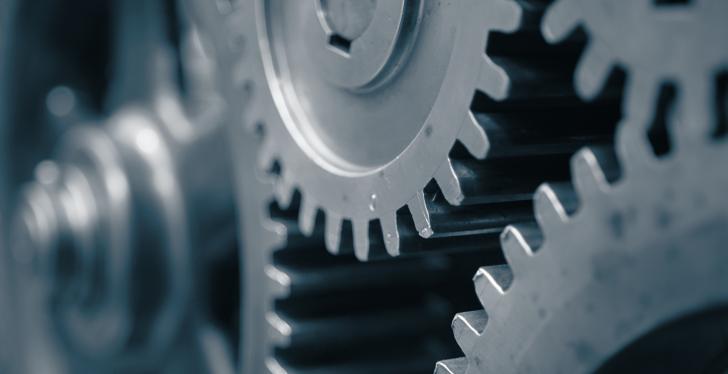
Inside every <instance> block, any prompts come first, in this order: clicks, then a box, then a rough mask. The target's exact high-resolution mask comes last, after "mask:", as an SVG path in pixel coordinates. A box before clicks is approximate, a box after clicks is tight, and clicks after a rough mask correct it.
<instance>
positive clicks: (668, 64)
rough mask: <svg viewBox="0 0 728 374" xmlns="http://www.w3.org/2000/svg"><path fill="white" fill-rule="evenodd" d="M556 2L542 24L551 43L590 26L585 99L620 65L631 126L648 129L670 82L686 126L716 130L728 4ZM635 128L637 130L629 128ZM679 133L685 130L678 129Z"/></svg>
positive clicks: (578, 76)
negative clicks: (715, 111) (715, 104)
mask: <svg viewBox="0 0 728 374" xmlns="http://www.w3.org/2000/svg"><path fill="white" fill-rule="evenodd" d="M663 3H664V4H659V2H657V1H652V0H586V1H584V0H557V1H556V2H555V3H554V4H553V5H552V6H551V7H550V8H549V10H548V11H547V13H546V16H545V18H544V22H543V24H542V30H543V34H544V36H545V38H546V39H547V40H548V41H551V42H558V41H561V40H563V39H565V38H566V37H567V36H568V35H569V34H570V33H571V32H573V31H574V30H575V29H576V28H577V27H579V26H581V27H584V28H585V30H586V32H587V34H588V36H589V44H588V47H587V48H586V50H585V51H584V54H583V57H582V59H581V62H580V63H579V66H578V69H577V70H576V73H575V80H576V88H577V91H578V92H579V93H580V94H581V96H582V97H583V98H586V99H590V98H593V97H595V96H596V95H597V94H598V93H599V92H600V90H601V89H602V88H603V86H604V84H605V82H606V81H607V78H608V77H609V75H610V73H611V71H612V70H613V69H614V68H616V67H621V68H623V69H625V70H626V72H627V74H628V79H627V83H626V93H625V99H624V111H625V121H628V122H629V123H630V125H629V126H630V127H631V128H634V129H635V130H638V131H642V129H643V128H644V127H646V126H647V125H648V121H647V120H648V119H649V118H650V116H651V112H652V108H653V103H655V102H656V101H657V99H658V96H659V94H660V91H661V89H662V88H663V86H664V85H665V84H673V85H674V86H675V87H676V88H677V90H678V93H677V100H678V108H679V109H678V110H679V113H680V116H681V117H682V118H684V120H683V121H684V122H686V123H691V126H694V127H700V128H702V129H704V130H706V131H708V130H709V129H710V125H711V123H710V122H711V121H714V120H715V118H711V117H709V116H707V114H708V113H711V107H712V105H713V101H712V97H713V93H714V92H715V86H714V82H715V78H716V75H717V74H719V73H720V72H721V71H723V70H724V69H725V67H726V65H727V64H728V48H708V47H707V46H721V45H724V44H725V41H724V37H725V35H726V34H728V23H727V22H725V19H726V16H728V2H725V1H722V0H696V1H686V2H675V1H665V2H663ZM630 131H632V130H630ZM677 131H682V130H681V129H677Z"/></svg>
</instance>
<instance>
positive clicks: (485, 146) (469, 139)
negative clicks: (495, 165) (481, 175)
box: [458, 111, 490, 160]
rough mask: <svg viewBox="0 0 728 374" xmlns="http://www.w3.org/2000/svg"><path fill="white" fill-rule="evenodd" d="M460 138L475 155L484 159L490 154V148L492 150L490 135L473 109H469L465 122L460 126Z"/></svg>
mask: <svg viewBox="0 0 728 374" xmlns="http://www.w3.org/2000/svg"><path fill="white" fill-rule="evenodd" d="M458 140H459V141H460V143H462V144H463V145H464V146H465V148H466V149H467V150H468V152H470V154H471V155H473V157H475V158H477V159H481V160H482V159H484V158H485V156H487V155H488V150H490V141H489V140H488V135H487V134H486V133H485V129H483V127H482V126H481V125H480V123H479V122H478V119H477V118H475V115H474V114H473V112H471V111H468V113H467V115H466V116H465V123H463V124H462V126H460V133H459V134H458Z"/></svg>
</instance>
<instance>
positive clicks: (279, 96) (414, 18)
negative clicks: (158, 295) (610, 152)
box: [242, 0, 521, 259]
mask: <svg viewBox="0 0 728 374" xmlns="http://www.w3.org/2000/svg"><path fill="white" fill-rule="evenodd" d="M284 3H285V2H281V3H278V2H274V3H265V2H260V1H250V2H247V3H246V4H247V6H246V8H247V9H244V10H242V12H243V13H244V14H246V15H247V18H246V19H245V20H244V21H243V24H244V25H246V27H249V29H248V32H247V35H251V36H257V37H258V38H259V39H260V40H262V41H263V42H262V43H260V44H256V45H255V46H251V48H252V49H256V48H259V50H257V51H255V52H253V53H252V54H253V55H254V56H262V60H255V61H252V60H246V65H247V67H248V69H247V78H248V79H250V80H251V81H252V82H253V86H254V87H255V89H256V90H258V91H259V92H258V94H257V95H255V97H254V99H253V100H254V104H253V106H252V108H254V109H253V110H252V112H251V113H249V115H248V116H247V117H246V118H248V124H249V125H250V126H254V125H256V124H262V125H263V126H265V131H266V132H267V133H268V135H269V136H268V137H267V139H268V141H267V142H266V144H265V145H264V146H263V149H262V151H261V155H260V162H261V167H263V168H265V169H267V168H270V167H271V166H272V165H273V164H274V162H277V163H278V165H280V174H279V175H278V178H277V180H276V183H275V185H276V192H277V199H278V201H279V202H280V203H281V204H282V205H284V206H285V205H287V203H288V202H289V201H290V198H291V196H292V194H293V192H294V189H300V191H301V197H302V202H301V207H302V208H301V210H300V217H299V224H300V226H301V230H302V232H304V233H311V232H312V228H313V224H314V221H315V217H316V214H317V210H318V209H322V210H323V211H324V213H325V217H326V232H325V238H326V244H327V248H328V249H329V250H330V251H331V252H334V253H336V252H338V251H339V247H340V244H341V229H342V222H343V221H344V220H349V221H351V224H352V230H353V243H354V250H355V253H356V255H357V257H359V258H360V259H366V258H368V257H369V247H370V243H369V240H370V237H369V231H370V229H369V226H370V223H371V221H374V220H378V221H379V224H380V226H381V229H382V232H383V233H382V235H383V240H384V245H385V247H386V250H387V252H388V253H389V254H391V255H397V254H399V241H400V239H399V234H400V233H399V230H398V227H397V214H396V213H397V210H398V209H399V208H400V207H402V206H405V205H406V206H407V207H408V209H409V211H410V213H411V214H412V219H413V221H414V225H415V228H416V230H417V232H418V233H419V235H420V236H422V237H430V236H431V235H432V234H433V229H432V227H431V224H430V216H429V212H428V209H427V207H426V205H425V196H424V193H423V189H424V188H425V186H426V185H427V184H428V183H429V182H430V180H432V179H433V178H434V179H435V181H436V182H437V185H438V186H439V188H440V191H442V193H443V195H444V196H445V198H446V199H447V201H448V202H449V203H450V204H453V205H459V204H460V203H461V202H462V200H463V198H464V196H463V191H462V188H461V185H460V182H459V176H458V174H457V172H456V169H455V168H454V167H453V165H452V163H451V161H450V159H449V157H448V153H449V152H450V149H451V148H452V146H453V145H454V144H455V142H456V141H460V142H461V143H462V144H464V145H465V146H466V148H467V149H468V150H469V152H470V153H471V154H472V155H474V156H475V157H478V158H483V157H485V156H486V154H487V153H488V150H489V148H490V145H489V140H488V138H487V135H486V134H485V132H484V129H483V127H482V126H481V125H480V124H479V123H477V122H476V121H475V119H474V117H473V116H472V114H471V113H470V111H469V110H468V109H469V108H468V107H469V104H470V102H471V100H472V98H473V95H474V93H475V91H476V90H481V91H483V92H486V93H487V94H488V95H490V96H491V97H493V98H496V99H503V98H505V96H506V95H507V92H508V90H509V85H510V81H509V78H508V76H507V75H506V73H505V71H503V70H502V68H500V67H498V66H497V65H495V64H494V63H493V62H492V60H490V59H489V58H487V57H486V56H485V55H484V54H483V50H484V48H485V46H486V44H487V35H488V34H489V32H491V31H513V30H515V29H516V27H517V26H518V25H519V22H520V16H521V11H520V8H519V7H517V6H516V4H515V3H514V2H510V1H504V0H488V1H477V0H476V1H461V2H457V3H451V4H439V3H438V4H435V3H431V2H426V1H418V0H399V1H394V2H374V1H372V2H369V3H370V4H371V5H370V6H371V8H370V9H361V7H354V6H351V4H354V3H355V2H354V1H314V2H308V1H307V2H295V3H285V4H284ZM312 3H316V4H317V6H313V4H312ZM322 14H323V15H324V16H323V19H321V20H319V18H321V15H322ZM392 16H393V17H392ZM319 21H321V22H319ZM355 22H360V23H366V24H367V26H365V27H364V29H363V31H359V32H356V33H353V34H352V33H349V34H351V35H349V34H347V32H348V29H347V30H338V28H341V25H342V24H344V25H348V24H350V23H355ZM319 23H321V24H319ZM284 25H286V26H285V27H284ZM360 28H361V27H360ZM440 30H447V31H446V32H441V31H440ZM291 31H293V32H291ZM339 33H343V34H346V37H348V38H350V39H351V40H350V41H349V42H348V43H349V46H348V49H347V52H342V50H341V49H340V47H337V44H335V43H334V41H336V40H337V39H336V38H344V37H343V36H340V35H339ZM359 33H360V35H356V34H359ZM343 34H342V35H343ZM380 47H381V50H380ZM435 50H437V51H442V52H444V53H438V54H432V53H429V54H426V53H427V51H435ZM445 51H446V52H445ZM307 56H313V57H312V58H307ZM293 61H295V64H293V63H289V62H293ZM274 98H275V100H274ZM403 107H407V108H417V109H416V110H415V111H414V112H411V111H407V112H403V111H402V108H403Z"/></svg>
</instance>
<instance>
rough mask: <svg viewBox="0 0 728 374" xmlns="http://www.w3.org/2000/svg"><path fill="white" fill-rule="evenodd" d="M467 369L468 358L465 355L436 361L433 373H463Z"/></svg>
mask: <svg viewBox="0 0 728 374" xmlns="http://www.w3.org/2000/svg"><path fill="white" fill-rule="evenodd" d="M467 370H468V359H467V358H465V357H458V358H451V359H449V360H443V361H438V362H437V363H436V364H435V374H465V373H466V372H467Z"/></svg>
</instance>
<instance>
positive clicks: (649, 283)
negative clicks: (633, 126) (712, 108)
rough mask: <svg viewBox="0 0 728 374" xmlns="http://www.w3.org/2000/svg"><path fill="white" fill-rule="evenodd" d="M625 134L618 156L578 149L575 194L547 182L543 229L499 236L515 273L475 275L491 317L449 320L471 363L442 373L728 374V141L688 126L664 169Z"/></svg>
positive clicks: (541, 205) (446, 365)
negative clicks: (727, 269) (598, 373)
mask: <svg viewBox="0 0 728 374" xmlns="http://www.w3.org/2000/svg"><path fill="white" fill-rule="evenodd" d="M722 97H723V99H721V100H724V99H725V96H722ZM725 104H726V103H724V102H723V103H722V104H721V107H722V108H723V109H722V110H720V111H719V112H720V114H719V116H718V117H719V118H723V119H724V118H725V113H726V111H725V108H726V107H725ZM699 120H700V119H699ZM673 122H674V123H671V124H670V125H671V127H672V128H673V131H672V132H671V133H672V134H676V133H677V131H675V129H677V126H676V125H677V124H678V122H677V121H675V120H673ZM679 125H680V126H685V125H687V124H686V123H684V122H682V121H681V122H679ZM723 125H724V124H723ZM622 126H623V127H621V128H620V131H623V132H624V133H625V135H620V142H619V147H618V148H617V149H618V156H619V157H615V156H614V155H613V154H611V153H610V152H605V151H600V150H595V149H586V150H583V151H581V152H579V153H578V154H577V155H576V156H575V157H574V158H573V160H572V164H571V167H572V174H573V178H574V180H573V183H574V186H575V192H570V191H572V189H571V188H570V187H568V188H564V187H563V186H554V185H543V186H542V187H541V188H539V190H538V192H537V193H536V196H535V198H534V204H535V212H536V218H537V222H538V225H532V226H522V227H509V228H507V229H506V230H505V232H504V233H503V234H502V236H501V245H502V247H503V251H504V253H505V257H506V259H507V262H508V264H507V265H500V266H488V267H483V268H481V269H480V270H479V271H478V272H477V273H476V275H475V277H474V283H475V289H476V293H477V295H478V298H479V299H480V302H481V304H482V305H483V307H484V310H478V311H473V312H466V313H460V314H458V315H457V316H456V317H455V319H454V320H453V323H452V327H453V331H454V334H455V338H456V340H457V341H458V344H459V345H460V347H461V349H462V350H463V351H464V352H465V356H466V357H465V358H458V359H452V360H446V361H441V362H439V363H438V364H437V367H436V372H437V373H466V372H467V373H476V372H478V373H481V372H482V373H486V372H487V373H509V372H513V373H524V372H539V373H562V372H594V371H596V370H597V369H601V370H605V371H609V372H611V371H615V372H624V371H627V369H629V370H630V371H636V372H722V371H723V370H725V369H726V360H725V359H726V353H725V352H726V347H725V334H726V331H728V330H726V329H728V318H727V317H726V315H727V312H726V305H728V288H726V287H725V285H726V284H728V283H726V282H728V276H727V275H726V272H725V269H724V265H725V263H726V261H728V252H726V248H725V243H726V240H728V237H727V236H726V233H725V226H726V223H727V222H728V221H727V220H728V200H726V198H725V191H726V188H728V173H726V171H725V160H728V143H726V139H725V137H722V138H718V139H716V138H715V137H711V136H706V135H705V131H704V130H703V129H702V128H701V127H698V126H696V127H690V126H686V128H684V129H682V130H681V131H680V134H681V135H680V136H678V135H675V136H673V139H672V140H673V142H675V143H677V144H678V145H679V146H678V147H676V148H675V150H674V151H673V152H670V153H669V154H667V155H665V156H664V157H660V158H658V157H656V156H655V155H654V154H652V153H650V144H649V143H648V142H646V141H645V139H644V137H641V136H636V137H634V138H633V137H632V134H634V133H633V132H628V131H627V129H625V127H624V126H626V124H623V125H622ZM683 136H684V137H687V138H681V137H683ZM619 165H622V166H623V167H622V168H621V170H620V167H619ZM686 341H690V342H691V343H690V345H691V346H693V347H696V348H695V349H691V348H688V347H687V346H686V345H685V342H686Z"/></svg>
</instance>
